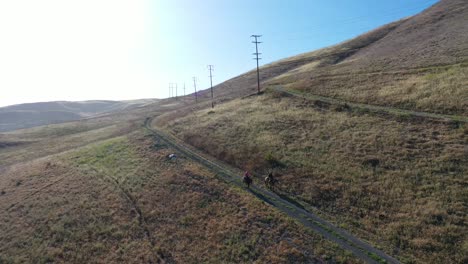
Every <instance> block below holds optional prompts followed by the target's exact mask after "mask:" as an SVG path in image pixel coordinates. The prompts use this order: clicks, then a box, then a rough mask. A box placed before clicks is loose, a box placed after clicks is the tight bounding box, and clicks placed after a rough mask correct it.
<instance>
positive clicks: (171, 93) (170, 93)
mask: <svg viewBox="0 0 468 264" xmlns="http://www.w3.org/2000/svg"><path fill="white" fill-rule="evenodd" d="M173 88H174V84H173V83H169V98H172V96H173V94H174V89H173Z"/></svg>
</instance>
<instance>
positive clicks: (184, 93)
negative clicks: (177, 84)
mask: <svg viewBox="0 0 468 264" xmlns="http://www.w3.org/2000/svg"><path fill="white" fill-rule="evenodd" d="M184 97H185V82H184Z"/></svg>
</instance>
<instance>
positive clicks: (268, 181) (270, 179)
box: [265, 173, 278, 189]
mask: <svg viewBox="0 0 468 264" xmlns="http://www.w3.org/2000/svg"><path fill="white" fill-rule="evenodd" d="M277 182H278V181H277V180H276V179H275V178H273V174H272V173H270V174H268V176H266V177H265V186H266V187H267V188H268V189H273V187H274V186H275V183H277Z"/></svg>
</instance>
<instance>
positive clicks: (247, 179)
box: [242, 175, 252, 188]
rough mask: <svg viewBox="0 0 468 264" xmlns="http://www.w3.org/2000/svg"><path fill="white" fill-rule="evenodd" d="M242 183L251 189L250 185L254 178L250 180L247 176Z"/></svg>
mask: <svg viewBox="0 0 468 264" xmlns="http://www.w3.org/2000/svg"><path fill="white" fill-rule="evenodd" d="M242 181H243V182H244V183H245V185H247V188H250V184H252V178H250V177H249V176H247V175H245V176H244V177H243V178H242Z"/></svg>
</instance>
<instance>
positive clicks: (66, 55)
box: [0, 0, 437, 106]
mask: <svg viewBox="0 0 468 264" xmlns="http://www.w3.org/2000/svg"><path fill="white" fill-rule="evenodd" d="M435 2H437V1H436V0H392V1H376V0H327V1H318V0H303V1H299V0H282V1H280V0H255V1H252V0H229V1H228V0H200V1H196V0H153V1H150V0H125V1H124V0H73V1H72V0H41V1H39V0H0V106H5V105H11V104H18V103H27V102H38V101H55V100H69V101H76V100H92V99H108V100H123V99H137V98H154V97H157V98H163V97H167V96H168V92H169V91H168V90H169V89H168V84H169V83H170V82H173V83H176V82H177V83H178V87H179V88H180V89H179V94H180V93H183V90H182V87H183V83H184V82H185V83H186V86H187V90H186V91H187V93H190V92H193V83H192V76H196V77H197V78H198V85H199V87H202V88H207V86H208V85H209V78H208V70H207V67H206V66H207V65H208V64H213V65H214V68H215V71H214V79H213V81H214V83H220V82H222V81H224V80H226V79H229V78H232V77H234V76H236V75H239V74H241V73H243V72H245V71H247V70H250V69H252V68H254V67H255V61H254V60H252V55H251V53H252V52H254V51H255V47H254V44H252V43H251V39H250V35H252V34H263V37H262V38H261V41H263V42H264V43H262V44H261V45H260V52H262V53H263V55H262V57H263V60H262V62H261V63H262V64H264V63H268V62H271V61H274V60H277V59H281V58H284V57H287V56H292V55H295V54H298V53H302V52H307V51H311V50H314V49H317V48H321V47H324V46H328V45H332V44H335V43H338V42H341V41H343V40H346V39H349V38H351V37H354V36H356V35H359V34H361V33H363V32H366V31H368V30H371V29H373V28H375V27H377V26H380V25H383V24H385V23H388V22H391V21H394V20H397V19H399V18H402V17H406V16H409V15H413V14H416V13H418V12H420V11H421V10H423V9H425V8H427V7H428V6H430V5H432V4H434V3H435Z"/></svg>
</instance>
